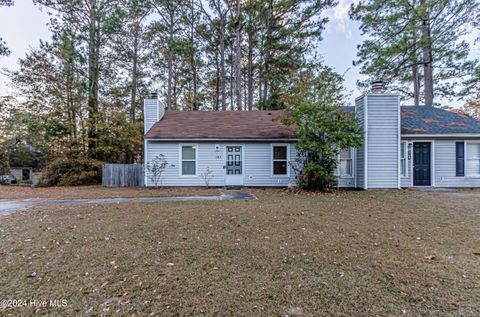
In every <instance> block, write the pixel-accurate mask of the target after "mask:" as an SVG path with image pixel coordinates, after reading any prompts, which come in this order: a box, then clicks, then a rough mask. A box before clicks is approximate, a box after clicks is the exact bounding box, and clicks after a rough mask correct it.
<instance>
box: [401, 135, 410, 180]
mask: <svg viewBox="0 0 480 317" xmlns="http://www.w3.org/2000/svg"><path fill="white" fill-rule="evenodd" d="M400 146H403V147H404V149H403V153H404V154H405V157H404V160H405V175H402V169H401V168H400V177H401V178H408V177H409V173H408V170H409V168H408V167H409V164H408V162H409V160H408V141H401V142H400ZM399 157H400V164H402V150H401V149H400V155H399Z"/></svg>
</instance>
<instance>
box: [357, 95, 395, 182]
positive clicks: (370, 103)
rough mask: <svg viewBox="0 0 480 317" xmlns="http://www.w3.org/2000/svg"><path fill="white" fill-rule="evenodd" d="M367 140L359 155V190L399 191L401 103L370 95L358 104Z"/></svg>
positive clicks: (359, 150) (358, 100)
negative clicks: (394, 189) (386, 189)
mask: <svg viewBox="0 0 480 317" xmlns="http://www.w3.org/2000/svg"><path fill="white" fill-rule="evenodd" d="M355 105H356V109H355V111H356V114H357V118H358V119H359V123H360V124H362V125H363V128H364V133H365V139H364V145H363V147H361V148H359V149H358V151H357V172H358V176H357V187H360V188H365V189H369V188H398V187H399V186H400V184H399V175H400V166H399V165H400V102H399V97H398V96H397V95H388V94H367V95H363V96H362V97H360V98H357V99H356V100H355ZM362 165H363V166H362Z"/></svg>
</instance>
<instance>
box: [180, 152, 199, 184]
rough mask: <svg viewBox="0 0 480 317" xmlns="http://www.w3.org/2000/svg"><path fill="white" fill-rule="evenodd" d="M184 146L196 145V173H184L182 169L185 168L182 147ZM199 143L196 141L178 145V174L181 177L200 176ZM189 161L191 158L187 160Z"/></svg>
mask: <svg viewBox="0 0 480 317" xmlns="http://www.w3.org/2000/svg"><path fill="white" fill-rule="evenodd" d="M184 146H192V147H195V174H192V175H183V174H182V169H183V157H182V156H183V153H182V147H184ZM198 150H199V148H198V144H196V143H180V144H179V145H178V175H179V176H180V177H185V178H188V177H198ZM187 161H189V162H191V160H187Z"/></svg>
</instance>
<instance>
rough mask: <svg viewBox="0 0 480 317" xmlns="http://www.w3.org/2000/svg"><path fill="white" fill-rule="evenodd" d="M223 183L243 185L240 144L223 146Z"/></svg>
mask: <svg viewBox="0 0 480 317" xmlns="http://www.w3.org/2000/svg"><path fill="white" fill-rule="evenodd" d="M225 173H226V175H225V185H227V186H243V151H242V146H241V145H227V146H226V147H225Z"/></svg>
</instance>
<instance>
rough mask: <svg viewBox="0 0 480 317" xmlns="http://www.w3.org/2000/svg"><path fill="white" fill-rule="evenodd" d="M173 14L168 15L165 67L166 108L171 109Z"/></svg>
mask: <svg viewBox="0 0 480 317" xmlns="http://www.w3.org/2000/svg"><path fill="white" fill-rule="evenodd" d="M173 22H174V21H173V16H172V15H170V23H169V25H168V32H169V35H168V39H169V42H170V43H169V44H168V53H167V67H168V78H167V109H168V110H172V78H173V53H172V42H173V28H174V25H173Z"/></svg>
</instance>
